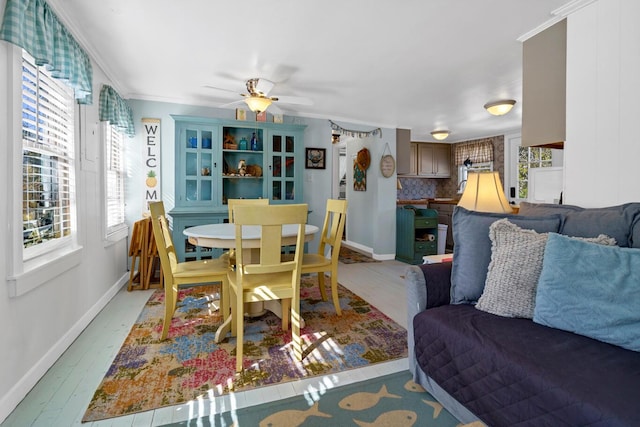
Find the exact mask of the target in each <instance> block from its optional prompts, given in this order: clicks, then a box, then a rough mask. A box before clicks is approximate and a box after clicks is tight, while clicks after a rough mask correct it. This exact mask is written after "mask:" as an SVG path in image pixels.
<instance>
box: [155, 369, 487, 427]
mask: <svg viewBox="0 0 640 427" xmlns="http://www.w3.org/2000/svg"><path fill="white" fill-rule="evenodd" d="M232 425H233V426H236V427H245V426H272V427H276V426H287V427H298V426H299V427H314V426H318V427H320V426H321V427H327V426H362V427H364V426H372V427H373V426H390V427H408V426H416V427H417V426H429V427H456V426H461V423H460V422H459V421H458V420H457V419H456V418H455V417H454V416H453V415H451V414H450V413H449V412H448V411H447V410H446V409H444V408H443V407H442V405H441V404H440V403H438V402H437V401H436V400H435V399H434V398H433V396H431V395H430V394H429V393H427V392H426V391H425V390H424V389H423V388H422V387H421V386H420V385H418V384H416V383H414V382H413V380H412V378H411V374H410V373H409V371H404V372H398V373H395V374H390V375H385V376H383V377H377V378H373V379H370V380H366V381H361V382H357V383H354V384H349V385H345V386H341V387H335V388H334V387H331V384H329V387H327V388H324V389H319V390H318V389H316V390H308V391H307V392H306V393H305V394H304V395H300V396H296V397H291V398H288V399H283V400H279V401H276V402H270V403H263V404H261V405H257V406H252V407H248V408H242V409H237V410H235V411H227V412H224V413H221V414H210V415H208V416H205V417H200V418H194V419H191V420H188V421H182V422H179V423H173V424H166V425H164V426H163V427H182V426H193V427H196V426H198V427H212V426H216V427H218V426H232ZM472 426H473V427H481V426H484V424H483V423H481V422H475V423H472V424H466V426H465V427H472ZM485 427H486V426H485Z"/></svg>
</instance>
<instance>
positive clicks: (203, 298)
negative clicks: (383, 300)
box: [83, 276, 407, 422]
mask: <svg viewBox="0 0 640 427" xmlns="http://www.w3.org/2000/svg"><path fill="white" fill-rule="evenodd" d="M327 282H329V283H330V280H327ZM218 291H219V287H218V286H199V287H193V288H185V289H182V290H181V291H180V296H179V301H178V307H177V310H176V313H175V315H174V318H173V321H172V325H171V329H170V331H169V337H168V339H167V340H165V341H159V338H160V333H161V330H162V318H163V314H164V291H163V290H161V289H160V290H157V291H156V292H154V293H153V295H152V296H151V297H150V298H149V301H148V302H147V304H146V305H145V307H144V308H143V310H142V312H141V313H140V315H139V317H138V320H137V321H136V323H135V324H134V325H133V327H132V328H131V332H130V333H129V336H128V337H127V338H126V340H125V342H124V344H123V345H122V348H121V349H120V351H119V353H118V354H117V355H116V357H115V359H114V361H113V363H112V365H111V367H110V368H109V370H108V371H107V373H106V375H105V378H104V379H103V381H102V383H101V384H100V385H99V386H98V388H97V390H96V392H95V394H94V396H93V399H92V400H91V403H90V404H89V407H88V409H87V412H86V413H85V416H84V418H83V422H86V421H95V420H100V419H105V418H111V417H117V416H122V415H126V414H131V413H136V412H143V411H148V410H152V409H157V408H160V407H164V406H171V405H177V404H181V403H185V402H188V401H190V400H193V399H197V398H205V399H206V398H209V397H212V396H217V395H221V394H225V393H229V392H230V391H243V390H248V389H250V388H255V387H261V386H266V385H273V384H278V383H283V382H287V381H293V380H297V379H301V378H305V377H311V376H317V375H326V374H330V373H335V372H340V371H344V370H348V369H354V368H359V367H363V366H367V365H370V364H373V363H379V362H385V361H389V360H394V359H398V358H403V357H406V356H407V332H406V330H405V329H404V328H402V327H401V326H400V325H398V324H397V323H395V322H393V321H392V320H391V319H390V318H388V317H387V316H385V315H384V314H383V313H382V312H380V311H379V310H378V309H377V308H375V307H373V306H372V305H370V304H369V303H367V302H366V301H364V300H363V299H362V298H360V297H358V296H357V295H355V294H354V293H352V292H351V291H349V290H348V289H346V288H344V287H342V286H339V295H340V306H341V308H342V316H337V315H336V314H335V309H334V307H333V304H332V302H331V299H329V301H322V299H321V298H320V291H319V289H318V286H317V281H316V278H315V276H313V277H310V276H303V279H302V284H301V290H300V294H301V312H302V316H303V318H304V320H305V322H306V326H305V327H304V328H303V329H302V330H301V335H302V336H303V337H304V340H305V349H306V350H305V355H306V357H305V358H304V359H303V361H302V362H299V361H296V360H294V359H293V356H292V351H291V348H290V344H291V331H282V328H281V320H280V319H279V318H278V317H277V316H275V315H274V314H273V313H269V312H268V313H267V314H265V315H264V316H262V317H259V318H254V319H250V318H246V319H245V341H244V343H245V345H244V360H243V365H244V367H245V370H244V371H243V372H242V373H241V374H236V372H235V347H236V345H235V343H236V340H235V338H234V337H228V338H227V339H225V340H224V341H223V342H221V343H220V344H216V343H215V342H214V336H215V332H216V329H217V327H218V326H219V325H220V323H221V322H222V317H221V315H220V313H219V312H218V311H215V305H214V299H215V295H216V294H217V292H218ZM329 293H330V291H329Z"/></svg>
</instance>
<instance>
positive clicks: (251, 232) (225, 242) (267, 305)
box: [183, 222, 320, 342]
mask: <svg viewBox="0 0 640 427" xmlns="http://www.w3.org/2000/svg"><path fill="white" fill-rule="evenodd" d="M319 230H320V228H319V227H317V226H315V225H311V224H306V225H305V227H304V241H305V242H308V241H310V240H313V236H314V235H315V234H316V233H317V232H318V231H319ZM183 233H184V235H185V236H187V238H188V240H189V243H191V244H192V245H196V246H202V247H206V248H224V249H231V248H233V249H235V247H236V226H235V224H233V223H227V222H225V223H218V224H204V225H196V226H194V227H188V228H185V229H184V231H183ZM297 236H298V226H297V225H296V224H285V225H283V226H282V245H283V246H288V245H294V244H295V243H296V239H297ZM242 247H243V258H245V259H248V262H258V261H259V256H260V226H258V225H244V226H242ZM250 306H251V308H249V309H246V307H245V311H247V314H248V315H249V316H261V315H263V314H264V313H265V310H269V311H271V312H272V313H274V314H275V315H276V316H278V317H280V316H281V315H282V306H281V304H280V301H278V300H271V301H264V302H263V303H250ZM300 323H301V327H304V319H300ZM230 330H231V316H229V317H228V318H227V320H226V321H225V322H224V323H223V324H222V325H220V327H218V330H217V331H216V336H215V341H216V342H220V341H222V340H223V339H224V337H225V336H226V335H227V333H228V332H229V331H230Z"/></svg>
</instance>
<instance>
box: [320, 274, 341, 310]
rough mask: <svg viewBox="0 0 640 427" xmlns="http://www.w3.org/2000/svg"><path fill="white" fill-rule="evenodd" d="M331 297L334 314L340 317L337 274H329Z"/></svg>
mask: <svg viewBox="0 0 640 427" xmlns="http://www.w3.org/2000/svg"><path fill="white" fill-rule="evenodd" d="M323 275H324V274H323ZM331 296H332V297H333V306H334V307H335V308H336V314H337V315H338V316H342V309H340V298H339V297H338V273H337V272H332V273H331Z"/></svg>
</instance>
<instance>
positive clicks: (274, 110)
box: [267, 104, 284, 114]
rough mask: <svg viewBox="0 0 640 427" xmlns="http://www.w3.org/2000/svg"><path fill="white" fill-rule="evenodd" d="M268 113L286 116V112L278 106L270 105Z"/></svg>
mask: <svg viewBox="0 0 640 427" xmlns="http://www.w3.org/2000/svg"><path fill="white" fill-rule="evenodd" d="M267 111H268V112H269V113H271V114H284V112H283V111H282V110H281V109H280V107H278V106H277V105H276V104H271V105H269V108H267Z"/></svg>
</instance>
